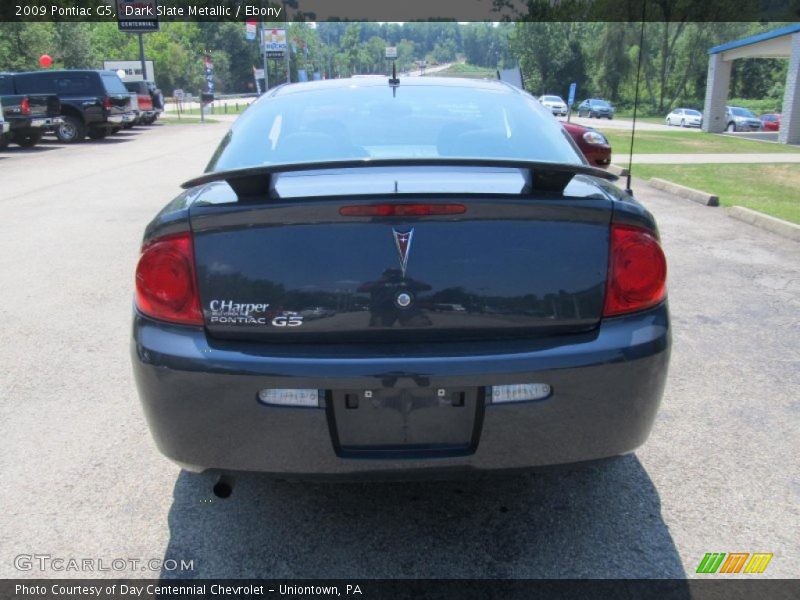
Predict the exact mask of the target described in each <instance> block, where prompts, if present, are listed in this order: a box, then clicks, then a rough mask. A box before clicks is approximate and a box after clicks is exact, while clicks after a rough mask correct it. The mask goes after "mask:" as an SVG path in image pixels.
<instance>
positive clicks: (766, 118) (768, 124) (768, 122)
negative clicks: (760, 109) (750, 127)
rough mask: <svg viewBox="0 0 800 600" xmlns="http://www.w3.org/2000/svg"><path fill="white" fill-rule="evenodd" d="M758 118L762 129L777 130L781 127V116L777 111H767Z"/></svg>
mask: <svg viewBox="0 0 800 600" xmlns="http://www.w3.org/2000/svg"><path fill="white" fill-rule="evenodd" d="M758 118H759V119H761V124H762V125H763V130H764V131H778V130H779V129H780V128H781V116H780V115H779V114H777V113H767V114H765V115H761V116H760V117H758Z"/></svg>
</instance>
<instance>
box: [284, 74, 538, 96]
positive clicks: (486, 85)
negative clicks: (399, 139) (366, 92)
mask: <svg viewBox="0 0 800 600" xmlns="http://www.w3.org/2000/svg"><path fill="white" fill-rule="evenodd" d="M366 87H387V88H388V87H389V77H388V76H383V77H356V78H343V79H323V80H318V81H304V82H302V83H288V84H284V85H281V86H278V87H276V88H275V89H274V91H273V92H272V94H271V95H273V96H286V95H289V94H302V93H304V92H315V91H322V90H332V89H343V88H366ZM398 87H399V89H401V90H402V89H403V87H447V88H471V89H479V90H480V89H482V90H494V91H500V92H506V93H509V94H521V93H523V92H522V91H521V90H519V89H518V88H515V87H514V86H512V85H510V84H508V83H505V82H503V81H500V80H497V79H465V78H463V77H401V78H400V85H399V86H398Z"/></svg>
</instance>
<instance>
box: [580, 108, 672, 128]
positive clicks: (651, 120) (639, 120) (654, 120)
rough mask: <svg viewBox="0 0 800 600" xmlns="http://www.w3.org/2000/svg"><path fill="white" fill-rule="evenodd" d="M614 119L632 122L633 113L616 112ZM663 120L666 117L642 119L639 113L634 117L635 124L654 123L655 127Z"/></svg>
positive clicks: (662, 122) (661, 123)
mask: <svg viewBox="0 0 800 600" xmlns="http://www.w3.org/2000/svg"><path fill="white" fill-rule="evenodd" d="M572 114H575V112H573V113H572ZM614 118H615V119H628V120H629V121H632V120H633V112H632V111H631V112H617V113H614ZM665 118H666V116H664V117H643V116H642V115H641V113H640V114H638V115H636V122H637V123H655V124H656V125H663V124H664V119H665Z"/></svg>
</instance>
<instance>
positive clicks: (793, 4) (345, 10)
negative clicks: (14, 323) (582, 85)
mask: <svg viewBox="0 0 800 600" xmlns="http://www.w3.org/2000/svg"><path fill="white" fill-rule="evenodd" d="M645 3H646V5H645ZM154 5H157V6H156V8H155V10H153V7H154ZM120 12H122V13H124V14H122V15H120V14H119V13H120ZM643 15H644V18H645V20H647V21H652V22H664V21H669V22H683V21H688V22H703V21H707V22H708V21H713V22H722V21H740V22H752V21H762V22H794V21H800V0H705V1H703V2H698V1H697V0H402V1H399V0H398V1H377V0H285V1H283V2H280V1H272V2H269V1H267V0H159V1H158V2H153V1H152V0H3V2H2V3H0V21H117V20H118V19H125V18H127V19H141V20H143V21H147V20H158V21H160V22H162V23H163V22H170V21H246V20H258V21H263V22H270V21H274V22H283V21H287V20H288V21H296V20H300V21H384V22H405V21H417V20H450V21H520V20H527V21H558V22H569V21H580V22H586V21H605V22H623V21H625V22H627V21H641V20H642V16H643Z"/></svg>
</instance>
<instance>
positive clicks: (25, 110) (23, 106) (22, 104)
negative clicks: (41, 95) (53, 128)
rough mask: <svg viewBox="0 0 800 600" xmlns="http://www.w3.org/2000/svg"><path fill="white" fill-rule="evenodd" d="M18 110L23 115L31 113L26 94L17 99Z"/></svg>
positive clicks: (29, 102)
mask: <svg viewBox="0 0 800 600" xmlns="http://www.w3.org/2000/svg"><path fill="white" fill-rule="evenodd" d="M19 112H20V113H21V114H23V115H29V114H31V101H30V100H29V99H28V97H27V96H26V97H24V98H23V99H22V100H20V101H19Z"/></svg>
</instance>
